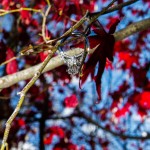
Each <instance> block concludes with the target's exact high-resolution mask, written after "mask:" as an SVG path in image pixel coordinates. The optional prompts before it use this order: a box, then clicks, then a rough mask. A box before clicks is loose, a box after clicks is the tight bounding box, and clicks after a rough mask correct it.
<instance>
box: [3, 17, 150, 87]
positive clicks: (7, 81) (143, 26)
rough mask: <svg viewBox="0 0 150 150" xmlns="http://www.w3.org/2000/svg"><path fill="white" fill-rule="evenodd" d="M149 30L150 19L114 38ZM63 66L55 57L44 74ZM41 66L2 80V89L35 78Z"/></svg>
mask: <svg viewBox="0 0 150 150" xmlns="http://www.w3.org/2000/svg"><path fill="white" fill-rule="evenodd" d="M148 28H150V18H148V19H144V20H142V21H139V22H136V23H133V24H131V25H129V26H127V27H126V28H125V29H122V30H120V31H118V32H116V33H115V34H114V37H115V40H116V41H118V40H122V39H124V38H126V37H128V36H130V35H132V34H134V33H137V32H140V31H142V30H146V29H148ZM81 51H82V49H79V48H75V49H72V50H70V51H68V52H67V55H74V54H78V53H80V52H81ZM61 65H63V61H62V60H61V59H60V57H59V56H56V57H53V58H52V59H51V60H50V62H49V63H48V65H47V66H46V67H45V69H44V71H43V73H44V72H47V71H50V70H52V69H54V68H57V67H59V66H61ZM40 66H41V63H40V64H38V65H35V66H33V67H30V68H28V69H24V70H22V71H19V72H17V73H15V74H12V75H7V76H4V77H2V78H0V89H3V88H7V87H10V86H11V85H13V84H16V83H18V82H19V81H22V80H26V79H29V78H31V77H33V75H34V73H35V72H36V71H37V70H38V69H39V68H40Z"/></svg>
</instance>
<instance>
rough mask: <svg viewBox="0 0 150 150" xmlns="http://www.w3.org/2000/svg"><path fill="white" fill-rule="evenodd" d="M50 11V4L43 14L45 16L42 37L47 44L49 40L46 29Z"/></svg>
mask: <svg viewBox="0 0 150 150" xmlns="http://www.w3.org/2000/svg"><path fill="white" fill-rule="evenodd" d="M50 9H51V5H50V3H49V6H48V8H47V10H46V12H45V14H43V13H42V16H43V23H42V37H43V40H44V42H45V43H47V38H46V36H45V31H46V30H45V29H46V18H47V16H48V13H49V11H50Z"/></svg>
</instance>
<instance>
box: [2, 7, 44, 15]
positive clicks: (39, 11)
mask: <svg viewBox="0 0 150 150" xmlns="http://www.w3.org/2000/svg"><path fill="white" fill-rule="evenodd" d="M23 10H25V11H33V12H38V13H41V12H42V11H41V10H40V9H34V8H26V7H21V8H19V9H13V10H4V9H0V16H4V15H7V14H11V13H16V12H20V11H23Z"/></svg>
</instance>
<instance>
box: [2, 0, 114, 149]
mask: <svg viewBox="0 0 150 150" xmlns="http://www.w3.org/2000/svg"><path fill="white" fill-rule="evenodd" d="M46 1H47V4H48V8H47V10H46V12H45V14H44V13H43V12H42V11H41V10H37V9H32V8H20V9H15V10H9V11H7V10H2V9H0V16H3V15H6V14H9V13H14V12H20V11H22V10H26V11H33V12H39V13H41V14H42V16H43V23H42V37H43V39H44V42H45V43H46V45H48V43H49V45H50V44H52V43H53V42H57V43H56V44H55V46H53V47H52V48H51V53H49V55H48V56H47V58H46V59H45V60H44V62H43V63H42V65H41V66H40V68H39V69H38V71H37V72H36V73H35V74H34V76H33V77H32V79H31V80H30V81H29V83H28V84H27V85H26V86H25V87H24V88H23V89H22V91H21V92H19V93H18V95H20V99H19V101H18V104H17V106H16V108H15V110H14V112H13V113H12V115H11V116H10V118H9V119H8V120H7V122H6V128H5V132H4V136H3V141H2V146H1V150H4V149H5V148H6V150H8V144H7V139H8V135H9V131H10V128H11V124H12V122H13V120H14V119H15V117H16V116H17V114H18V113H19V111H20V109H21V106H22V104H23V101H24V99H25V95H26V93H27V92H28V90H29V89H30V87H31V86H32V85H33V84H34V83H35V82H36V80H37V79H38V78H39V76H40V75H41V73H42V71H43V70H44V68H45V67H46V65H47V63H48V62H49V61H50V59H51V57H52V56H53V55H54V53H55V52H56V51H57V49H58V47H59V46H60V42H59V41H58V40H60V39H62V38H64V37H67V36H69V35H70V34H71V33H72V32H73V31H74V30H75V29H77V28H78V27H80V26H81V25H82V24H83V23H84V22H85V21H87V19H88V21H89V23H90V24H91V23H92V22H94V21H95V20H96V19H97V18H98V17H99V16H100V15H102V14H104V13H105V12H106V11H107V10H108V9H109V7H110V6H112V4H113V3H114V2H115V1H116V0H113V1H112V2H111V3H110V4H109V5H108V6H107V7H106V8H104V9H103V10H102V11H101V12H99V13H98V14H96V15H94V16H92V18H87V15H88V13H86V15H85V16H83V17H82V18H81V20H80V21H79V22H77V23H76V24H75V25H74V26H73V27H71V28H70V29H69V30H68V31H67V32H66V33H64V34H63V35H62V36H61V37H60V38H57V39H55V40H49V41H47V39H46V36H45V24H46V18H47V16H48V13H49V11H50V8H51V5H50V1H49V0H46ZM89 19H90V20H89ZM45 43H43V44H44V46H45ZM43 44H41V45H39V46H38V48H39V47H40V48H41V49H42V47H43ZM30 49H31V50H33V48H32V47H30Z"/></svg>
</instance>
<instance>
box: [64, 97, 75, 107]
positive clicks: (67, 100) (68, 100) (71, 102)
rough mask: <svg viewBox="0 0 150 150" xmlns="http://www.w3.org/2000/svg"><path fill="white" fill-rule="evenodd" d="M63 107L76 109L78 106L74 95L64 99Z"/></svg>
mask: <svg viewBox="0 0 150 150" xmlns="http://www.w3.org/2000/svg"><path fill="white" fill-rule="evenodd" d="M64 103H65V106H66V107H70V108H71V107H73V108H74V107H76V106H77V105H78V99H77V97H76V95H74V94H73V95H71V96H68V97H66V98H65V100H64Z"/></svg>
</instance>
